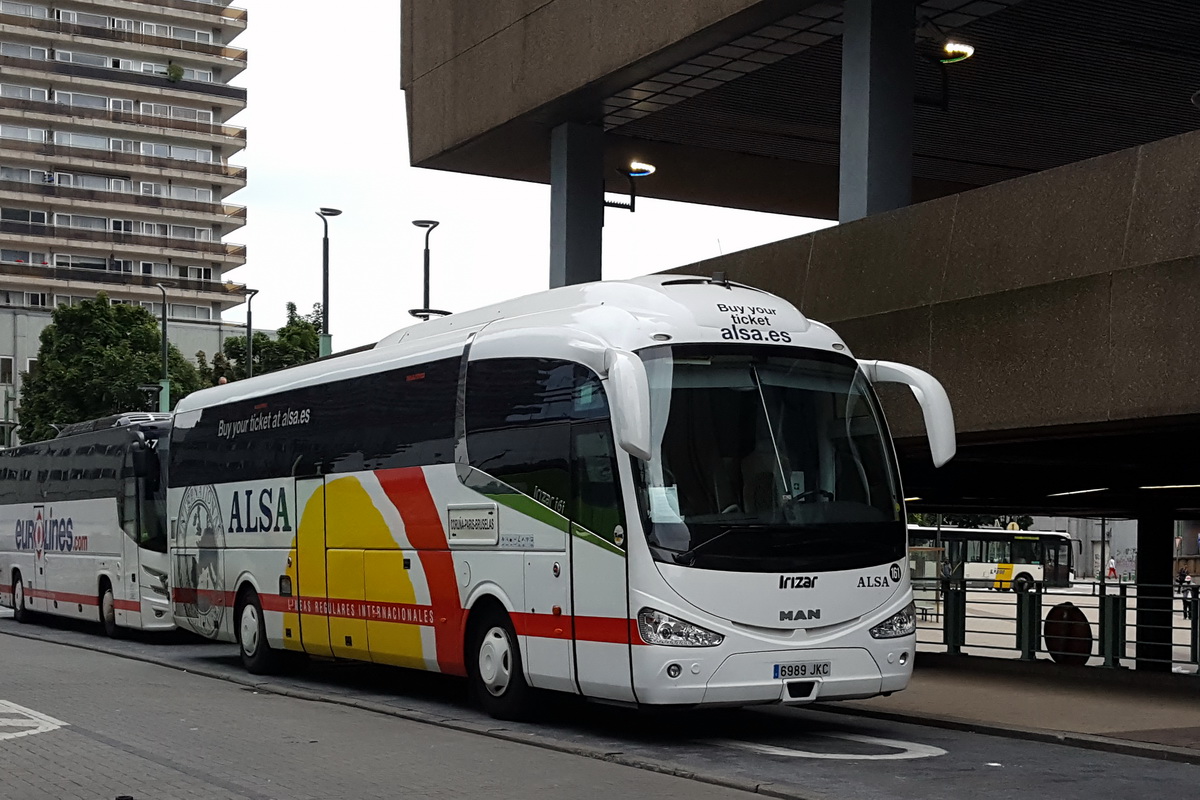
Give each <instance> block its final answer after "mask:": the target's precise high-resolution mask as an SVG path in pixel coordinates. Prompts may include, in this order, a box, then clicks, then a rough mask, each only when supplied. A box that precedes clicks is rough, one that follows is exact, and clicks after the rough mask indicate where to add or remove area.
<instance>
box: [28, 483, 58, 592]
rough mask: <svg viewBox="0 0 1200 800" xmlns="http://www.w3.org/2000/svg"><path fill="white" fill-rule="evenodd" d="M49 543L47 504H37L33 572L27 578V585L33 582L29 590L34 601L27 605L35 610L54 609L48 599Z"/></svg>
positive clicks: (34, 517) (35, 510) (34, 510)
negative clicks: (47, 559) (47, 549)
mask: <svg viewBox="0 0 1200 800" xmlns="http://www.w3.org/2000/svg"><path fill="white" fill-rule="evenodd" d="M47 543H48V537H47V536H46V506H44V505H36V506H34V507H33V574H32V575H30V576H29V577H28V578H26V579H25V584H26V586H28V585H29V584H30V582H32V584H33V591H31V592H29V597H30V599H31V600H32V602H29V601H26V605H27V606H29V607H31V608H33V610H34V611H52V610H53V609H54V606H53V605H52V604H51V602H50V600H49V599H47V595H48V594H49V582H48V580H47V575H46V545H47Z"/></svg>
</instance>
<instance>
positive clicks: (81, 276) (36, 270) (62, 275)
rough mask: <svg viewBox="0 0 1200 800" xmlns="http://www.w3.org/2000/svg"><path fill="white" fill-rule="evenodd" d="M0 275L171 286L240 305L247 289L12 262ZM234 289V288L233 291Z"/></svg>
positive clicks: (0, 267) (2, 266)
mask: <svg viewBox="0 0 1200 800" xmlns="http://www.w3.org/2000/svg"><path fill="white" fill-rule="evenodd" d="M0 274H2V275H5V276H8V275H18V276H23V277H29V278H48V279H51V280H60V281H88V282H91V283H108V284H119V285H124V286H146V287H149V288H151V289H153V288H154V284H156V283H170V284H171V288H172V289H186V290H189V291H193V292H211V293H214V294H221V295H225V296H227V297H228V298H229V299H230V301H231V302H234V303H240V302H242V297H243V295H244V291H243V290H244V289H245V287H244V286H242V285H240V284H229V285H226V284H225V283H222V282H221V281H201V280H192V279H190V278H177V277H173V276H162V275H141V274H137V273H133V272H113V271H109V270H101V269H84V268H82V267H51V266H38V265H37V264H17V263H13V262H10V261H6V262H3V263H0ZM230 287H232V288H230Z"/></svg>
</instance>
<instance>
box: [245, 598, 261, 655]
mask: <svg viewBox="0 0 1200 800" xmlns="http://www.w3.org/2000/svg"><path fill="white" fill-rule="evenodd" d="M241 629H242V630H241V633H242V652H243V653H245V654H246V655H248V656H251V657H253V656H254V654H255V653H256V652H257V651H258V609H257V608H255V607H254V606H253V605H249V604H248V605H246V607H245V608H243V609H242V625H241Z"/></svg>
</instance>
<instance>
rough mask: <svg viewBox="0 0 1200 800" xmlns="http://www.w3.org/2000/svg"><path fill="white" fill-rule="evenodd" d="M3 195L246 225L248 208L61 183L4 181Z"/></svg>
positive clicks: (0, 181) (0, 189) (0, 180)
mask: <svg viewBox="0 0 1200 800" xmlns="http://www.w3.org/2000/svg"><path fill="white" fill-rule="evenodd" d="M0 191H4V192H23V193H27V194H38V195H41V196H43V197H62V198H69V199H72V200H94V201H96V202H99V203H128V204H130V205H135V206H148V207H150V208H173V209H178V210H180V211H199V212H201V213H203V214H224V215H225V216H227V217H232V218H233V219H235V220H238V221H241V222H244V221H245V219H246V207H245V206H238V205H233V204H232V203H206V202H204V201H202V200H180V199H178V198H175V197H158V196H156V195H149V194H137V193H135V192H116V191H103V190H100V189H83V188H80V187H78V186H63V185H61V184H57V183H31V182H28V181H10V180H4V179H2V178H0Z"/></svg>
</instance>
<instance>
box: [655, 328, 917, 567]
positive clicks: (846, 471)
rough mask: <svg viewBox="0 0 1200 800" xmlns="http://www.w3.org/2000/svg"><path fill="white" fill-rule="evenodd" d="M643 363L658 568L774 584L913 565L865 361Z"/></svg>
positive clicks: (695, 350) (708, 353) (703, 350)
mask: <svg viewBox="0 0 1200 800" xmlns="http://www.w3.org/2000/svg"><path fill="white" fill-rule="evenodd" d="M641 355H642V358H643V361H644V363H645V364H646V369H647V375H648V378H649V383H650V411H651V424H652V458H651V460H650V461H649V462H645V463H643V464H642V468H641V470H640V473H641V474H640V480H639V487H638V488H639V492H638V495H639V500H640V502H641V504H642V514H643V518H644V521H645V524H646V531H647V537H648V541H649V543H650V545H651V548H652V551H653V552H654V554H655V557H656V558H657V559H659V560H661V561H665V562H667V563H676V564H681V565H683V566H692V567H697V568H706V569H721V570H738V571H760V572H769V571H797V570H818V569H821V570H832V569H858V568H863V567H868V566H874V565H878V564H883V563H888V562H891V561H895V560H898V559H900V558H903V557H904V555H905V542H906V532H905V525H904V522H903V520H902V518H901V513H900V504H899V501H898V497H897V492H898V486H899V482H898V480H897V477H896V468H895V463H894V457H893V455H892V449H891V446H890V442H889V438H888V434H887V431H886V427H885V425H884V422H883V419H882V416H881V414H880V412H879V408H878V403H877V401H876V399H875V396H874V393H873V391H872V389H871V387H870V384H869V383H868V382H867V380H866V378H865V376H863V374H862V372H861V371H860V370H859V369H858V365H857V363H856V362H855V361H854V360H852V359H850V358H848V357H846V356H841V355H838V354H835V353H825V352H820V351H811V350H800V349H797V348H770V347H755V348H745V347H740V348H739V347H733V348H725V347H721V346H718V345H683V346H666V347H656V348H652V349H649V350H646V351H643V352H642V353H641Z"/></svg>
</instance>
